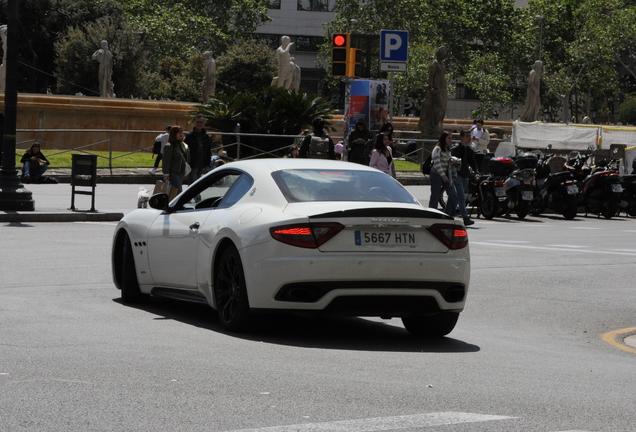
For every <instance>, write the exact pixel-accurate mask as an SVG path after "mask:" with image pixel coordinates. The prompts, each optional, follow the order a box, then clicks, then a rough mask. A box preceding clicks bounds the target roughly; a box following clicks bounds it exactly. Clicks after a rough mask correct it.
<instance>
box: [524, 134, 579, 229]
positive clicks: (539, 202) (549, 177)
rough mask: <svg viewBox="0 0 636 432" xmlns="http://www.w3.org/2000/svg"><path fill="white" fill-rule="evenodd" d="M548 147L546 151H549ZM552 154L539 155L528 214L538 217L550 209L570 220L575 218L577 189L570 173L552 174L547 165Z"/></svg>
mask: <svg viewBox="0 0 636 432" xmlns="http://www.w3.org/2000/svg"><path fill="white" fill-rule="evenodd" d="M551 148H552V145H549V146H548V147H547V148H546V150H550V149H551ZM552 156H554V154H545V155H544V154H539V156H538V161H537V168H536V181H535V189H534V191H535V193H534V197H533V198H534V199H533V201H532V204H531V207H530V213H532V214H533V215H540V214H541V213H543V212H544V211H545V210H546V209H548V208H549V209H551V210H553V211H555V212H556V213H559V214H561V215H563V217H564V218H565V219H568V220H571V219H574V218H575V217H576V212H577V206H578V204H577V196H578V194H579V188H578V187H577V185H576V181H575V180H574V176H573V175H572V173H571V172H570V171H562V172H558V173H553V172H551V170H550V164H549V163H548V162H549V161H550V159H551V158H552Z"/></svg>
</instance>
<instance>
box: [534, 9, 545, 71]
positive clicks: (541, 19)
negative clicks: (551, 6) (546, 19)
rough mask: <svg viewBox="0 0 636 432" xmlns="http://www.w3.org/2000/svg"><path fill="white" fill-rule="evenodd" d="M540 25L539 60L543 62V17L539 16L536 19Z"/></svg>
mask: <svg viewBox="0 0 636 432" xmlns="http://www.w3.org/2000/svg"><path fill="white" fill-rule="evenodd" d="M534 18H535V19H536V20H537V21H538V22H539V25H540V30H539V58H538V59H537V60H541V48H542V45H543V16H542V15H537V16H536V17H534Z"/></svg>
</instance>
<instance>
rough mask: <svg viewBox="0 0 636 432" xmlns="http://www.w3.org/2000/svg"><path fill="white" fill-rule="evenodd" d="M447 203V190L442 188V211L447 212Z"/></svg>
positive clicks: (440, 197) (440, 201) (440, 202)
mask: <svg viewBox="0 0 636 432" xmlns="http://www.w3.org/2000/svg"><path fill="white" fill-rule="evenodd" d="M447 202H448V195H446V189H444V188H442V193H440V194H439V205H440V206H441V207H442V211H444V210H446V203H447Z"/></svg>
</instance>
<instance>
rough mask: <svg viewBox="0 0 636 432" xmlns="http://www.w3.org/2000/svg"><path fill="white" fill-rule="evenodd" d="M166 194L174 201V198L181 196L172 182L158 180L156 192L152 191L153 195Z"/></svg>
mask: <svg viewBox="0 0 636 432" xmlns="http://www.w3.org/2000/svg"><path fill="white" fill-rule="evenodd" d="M158 193H165V194H166V195H168V199H169V200H170V201H172V200H173V199H174V197H176V196H177V195H179V189H177V188H176V187H174V186H172V185H171V184H170V182H164V181H163V180H157V182H156V183H155V190H153V191H152V194H153V195H155V194H158Z"/></svg>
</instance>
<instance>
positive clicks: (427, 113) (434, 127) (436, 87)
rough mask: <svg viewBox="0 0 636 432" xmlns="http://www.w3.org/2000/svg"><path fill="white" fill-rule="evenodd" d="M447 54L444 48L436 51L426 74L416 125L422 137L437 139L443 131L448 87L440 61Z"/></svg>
mask: <svg viewBox="0 0 636 432" xmlns="http://www.w3.org/2000/svg"><path fill="white" fill-rule="evenodd" d="M447 54H448V49H447V48H446V47H444V46H443V47H440V48H439V49H438V50H437V53H436V54H435V55H436V59H435V60H434V61H433V64H431V69H430V71H429V74H428V86H427V87H426V99H425V100H424V105H423V107H422V115H421V116H420V121H419V123H418V129H419V130H420V132H422V136H425V137H433V138H439V136H440V135H441V133H442V132H443V131H444V116H445V115H446V104H447V102H448V86H447V85H446V77H445V73H446V70H445V69H444V64H443V63H442V61H443V60H444V59H445V58H446V55H447Z"/></svg>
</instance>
